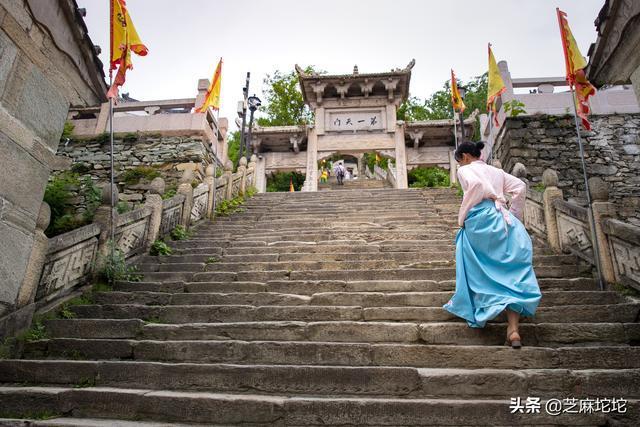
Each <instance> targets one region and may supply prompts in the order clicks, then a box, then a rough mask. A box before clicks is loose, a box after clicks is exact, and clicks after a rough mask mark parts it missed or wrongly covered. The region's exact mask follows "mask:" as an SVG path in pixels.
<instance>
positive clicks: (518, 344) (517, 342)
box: [504, 331, 522, 349]
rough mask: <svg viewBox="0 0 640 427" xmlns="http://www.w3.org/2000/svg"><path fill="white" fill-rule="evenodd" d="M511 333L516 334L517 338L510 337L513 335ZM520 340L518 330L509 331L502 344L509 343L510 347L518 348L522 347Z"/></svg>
mask: <svg viewBox="0 0 640 427" xmlns="http://www.w3.org/2000/svg"><path fill="white" fill-rule="evenodd" d="M513 334H516V335H518V339H515V340H514V339H511V337H513ZM520 340H521V338H520V334H519V333H518V331H513V332H511V334H509V335H508V336H507V340H506V341H505V342H504V345H509V346H511V348H515V349H519V348H522V343H521V342H520Z"/></svg>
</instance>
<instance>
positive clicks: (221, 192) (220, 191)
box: [215, 183, 226, 206]
mask: <svg viewBox="0 0 640 427" xmlns="http://www.w3.org/2000/svg"><path fill="white" fill-rule="evenodd" d="M225 193H226V185H225V184H224V183H223V184H221V185H220V186H218V187H216V192H215V201H216V206H218V205H219V204H220V202H222V201H223V200H224V198H225Z"/></svg>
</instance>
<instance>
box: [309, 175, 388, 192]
mask: <svg viewBox="0 0 640 427" xmlns="http://www.w3.org/2000/svg"><path fill="white" fill-rule="evenodd" d="M384 188H391V184H390V183H389V181H386V180H381V179H369V178H364V177H362V178H359V179H345V180H344V185H338V180H337V179H336V178H335V177H330V178H329V180H328V181H327V182H326V183H319V184H318V191H326V190H357V189H362V190H376V189H384Z"/></svg>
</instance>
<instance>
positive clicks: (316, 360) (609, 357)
mask: <svg viewBox="0 0 640 427" xmlns="http://www.w3.org/2000/svg"><path fill="white" fill-rule="evenodd" d="M25 358H27V359H33V358H39V359H42V358H49V359H60V358H73V359H84V360H102V359H105V360H113V359H120V360H138V361H140V360H144V361H165V362H194V363H235V364H240V365H255V364H268V365H318V366H407V367H424V368H462V369H482V368H487V367H492V368H494V369H638V368H640V347H638V346H621V345H615V346H604V345H593V346H590V345H584V346H566V347H534V346H524V347H522V348H521V349H520V350H514V349H512V348H511V347H508V346H505V345H495V346H490V345H442V344H436V345H427V344H414V343H353V342H333V341H332V342H327V341H244V340H232V339H227V340H176V341H170V340H166V341H160V340H132V339H86V338H85V339H74V338H51V339H45V340H40V341H33V342H29V343H26V344H25Z"/></svg>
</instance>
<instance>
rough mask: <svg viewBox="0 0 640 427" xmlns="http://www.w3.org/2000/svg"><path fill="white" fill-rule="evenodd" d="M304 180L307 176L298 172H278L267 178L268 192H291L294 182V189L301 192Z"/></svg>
mask: <svg viewBox="0 0 640 427" xmlns="http://www.w3.org/2000/svg"><path fill="white" fill-rule="evenodd" d="M304 180H305V175H304V174H301V173H298V172H276V173H274V174H271V175H269V176H268V177H267V191H268V192H276V191H289V186H290V184H291V182H293V188H294V189H295V190H296V191H300V189H301V188H302V184H304Z"/></svg>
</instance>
